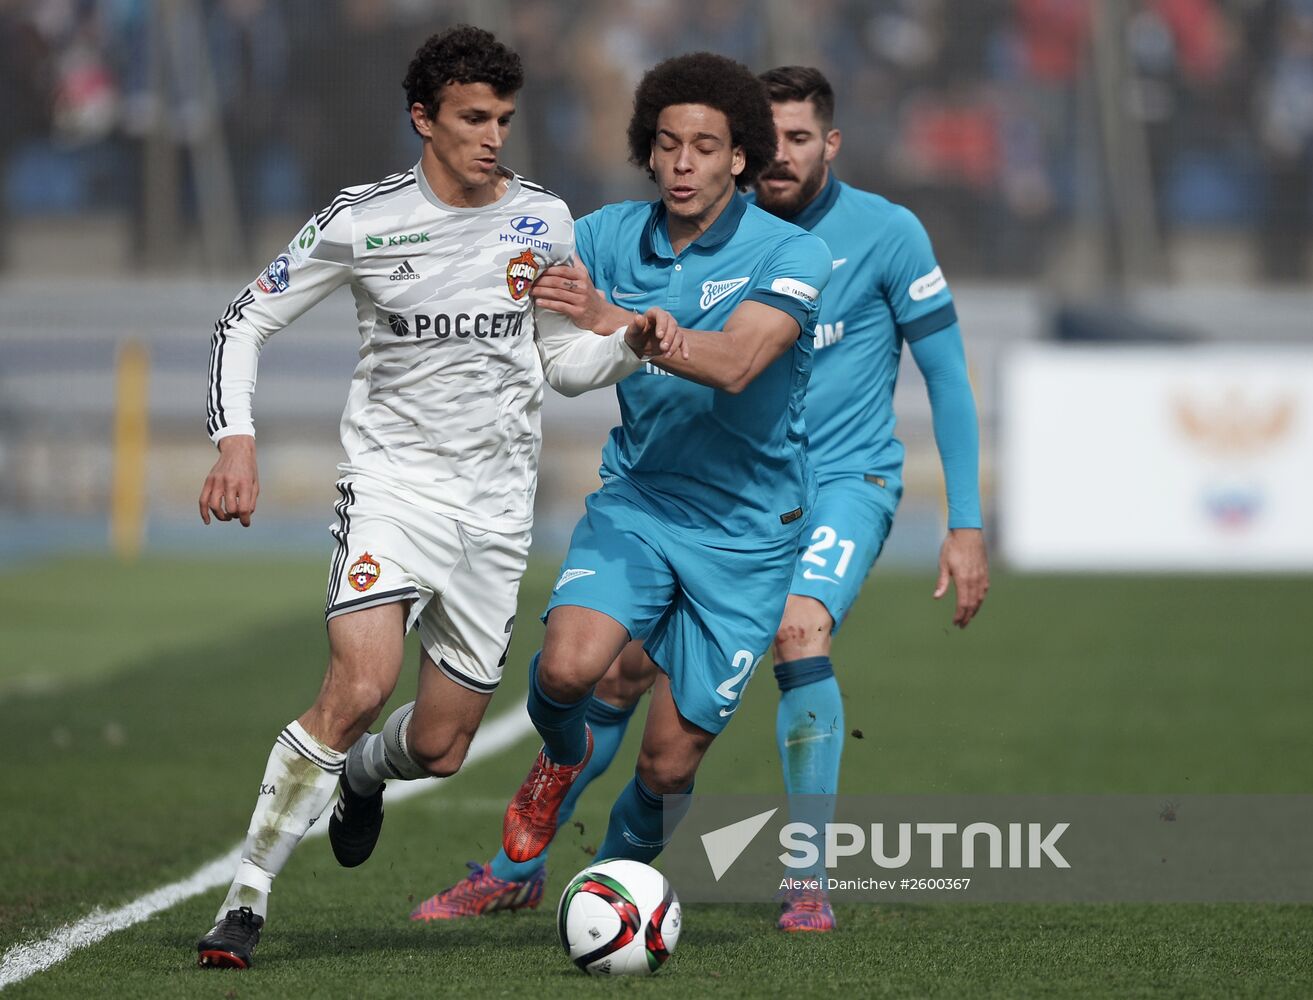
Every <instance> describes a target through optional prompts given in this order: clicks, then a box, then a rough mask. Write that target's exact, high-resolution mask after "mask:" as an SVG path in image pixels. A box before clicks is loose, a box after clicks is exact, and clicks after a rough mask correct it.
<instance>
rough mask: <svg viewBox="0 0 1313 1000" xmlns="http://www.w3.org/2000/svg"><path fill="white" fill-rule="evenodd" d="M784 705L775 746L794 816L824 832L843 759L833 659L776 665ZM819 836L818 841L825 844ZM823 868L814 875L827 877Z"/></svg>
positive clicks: (840, 711) (839, 700)
mask: <svg viewBox="0 0 1313 1000" xmlns="http://www.w3.org/2000/svg"><path fill="white" fill-rule="evenodd" d="M775 679H776V681H778V682H779V685H780V705H779V708H778V710H777V711H776V713H775V742H776V745H777V746H778V747H779V751H780V763H781V764H782V765H783V768H784V790H785V791H786V792H787V793H788V795H789V818H790V819H791V820H793V821H794V822H798V823H808V824H810V825H811V826H813V827H814V828H815V829H816V830H817V831H818V832H819V831H822V830H823V828H824V826H825V824H826V823H828V822H830V820H832V819H833V818H834V797H835V795H836V794H837V793H838V791H839V762H840V758H841V757H842V756H843V734H844V726H843V699H842V698H841V696H840V694H839V682H838V681H837V680H836V679H835V677H834V665H833V664H832V663H831V662H830V658H829V657H828V656H811V657H807V658H805V659H799V660H790V661H789V662H787V663H777V664H776V665H775ZM823 840H824V838H823V836H818V837H817V838H816V840H815V841H814V843H816V844H817V846H818V848H819V847H820V845H821V844H822V843H823ZM823 873H824V872H823V869H822V868H821V867H820V865H819V864H818V865H817V867H816V869H815V871H813V872H812V873H811V874H823Z"/></svg>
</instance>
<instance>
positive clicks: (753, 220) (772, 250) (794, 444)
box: [576, 194, 830, 547]
mask: <svg viewBox="0 0 1313 1000" xmlns="http://www.w3.org/2000/svg"><path fill="white" fill-rule="evenodd" d="M576 240H577V242H576V251H577V253H578V254H579V257H580V260H581V261H582V263H583V264H584V265H585V266H586V267H587V268H588V270H589V271H590V272H591V274H592V279H593V282H594V284H595V285H596V287H597V288H599V289H604V290H606V293H607V297H608V298H609V299H610V300H611V301H612V302H614V303H615V304H616V305H619V306H621V307H623V308H626V309H635V310H638V311H642V310H645V309H647V308H649V307H652V306H656V307H660V308H662V309H664V310H666V311H668V312H669V313H670V314H671V315H672V316H674V318H675V319H676V320H677V321H678V323H679V324H680V326H683V327H688V328H690V329H699V330H719V329H721V328H723V327H724V326H725V324H726V322H727V321H728V320H729V318H730V316H731V315H732V314H733V312H734V310H735V309H737V308H738V307H739V305H740V304H741V303H743V302H760V303H764V304H766V305H768V306H771V307H773V308H775V309H778V310H780V311H782V312H784V313H786V314H787V315H789V316H790V317H792V318H793V319H794V321H795V322H796V323H797V324H798V328H799V330H800V334H801V335H800V336H799V337H798V338H797V339H796V340H795V341H794V343H793V345H792V346H791V347H790V348H789V350H787V351H786V352H785V353H784V354H782V355H781V356H780V357H779V358H777V359H776V360H775V361H774V362H772V363H771V364H770V365H769V366H768V367H767V368H766V369H765V371H763V372H762V373H761V374H760V375H758V376H757V377H756V378H755V379H754V380H753V381H752V382H751V383H750V384H749V385H748V386H746V387H745V388H744V389H743V391H741V392H739V393H736V394H732V393H728V392H724V391H721V390H717V389H713V388H711V387H710V386H706V385H700V384H698V383H697V382H694V381H692V380H690V379H685V378H673V377H671V374H670V373H669V372H667V371H665V370H663V369H661V368H658V367H657V366H656V365H653V364H648V365H647V366H646V368H644V369H642V370H640V371H638V372H636V373H634V374H633V375H631V376H630V377H628V378H626V379H625V380H624V381H623V382H621V383H620V384H619V385H618V386H617V394H618V396H619V399H620V413H621V423H620V425H619V426H618V427H616V428H615V429H614V430H612V432H611V436H610V439H609V440H608V441H607V444H606V447H605V449H604V451H603V454H602V478H603V480H604V481H606V482H611V481H614V480H618V481H619V482H620V483H621V484H623V485H624V486H626V487H627V488H628V489H630V490H631V491H632V493H633V496H634V498H635V500H636V502H637V503H639V504H641V505H642V506H644V507H646V508H648V509H649V510H651V511H652V513H654V514H656V515H658V516H659V517H661V519H662V520H663V521H664V522H665V523H666V524H668V525H670V526H671V527H672V528H674V529H677V530H680V531H683V532H685V533H686V534H689V535H696V536H698V537H700V538H704V539H707V540H710V541H716V542H718V543H721V544H724V543H732V544H733V545H735V546H736V547H743V546H745V545H746V544H747V543H749V542H751V541H753V540H757V539H760V540H763V541H774V540H777V539H779V538H781V537H782V536H784V535H790V536H795V535H796V534H797V531H798V525H797V524H796V523H794V522H796V521H797V520H798V518H799V517H800V516H801V512H802V511H803V510H804V509H805V508H808V507H809V506H810V504H809V497H810V493H811V483H810V478H811V477H810V475H809V472H808V466H807V455H806V447H807V439H806V431H805V430H804V427H803V417H802V410H803V398H804V394H805V391H806V385H807V380H808V376H809V373H810V371H811V364H812V337H811V336H810V333H811V330H812V327H813V326H814V324H815V322H816V309H817V306H818V299H819V297H820V291H819V289H820V287H821V286H823V285H824V284H825V281H826V279H827V278H828V277H829V274H828V272H829V271H830V261H829V253H828V251H827V250H826V248H825V246H824V245H823V244H822V243H821V242H820V241H819V240H817V239H816V238H815V237H812V236H808V235H807V234H806V233H805V232H803V231H801V230H800V229H798V228H797V227H795V226H792V225H790V224H789V223H786V222H783V221H781V220H780V219H778V218H776V217H775V216H773V215H770V214H769V213H767V212H763V211H762V210H761V209H758V208H754V207H752V206H750V205H749V204H748V203H747V202H746V200H745V199H744V198H743V197H742V196H740V195H738V194H735V195H734V196H733V197H732V198H731V199H730V201H729V204H728V205H727V206H726V208H725V209H724V211H722V212H721V213H720V215H719V217H717V218H716V220H715V221H714V222H713V223H712V224H711V226H710V228H708V229H707V231H706V232H705V233H703V234H702V235H701V236H699V237H698V238H697V239H695V240H693V241H692V243H690V244H689V246H688V247H686V248H685V249H684V250H683V251H682V252H681V253H678V254H676V253H675V252H674V251H673V249H672V247H671V243H670V238H669V236H668V235H667V232H666V209H665V206H664V204H663V203H662V202H661V201H659V200H658V201H655V202H652V203H644V202H626V203H624V204H619V205H609V206H607V207H605V208H603V209H601V210H600V211H598V212H595V213H593V214H592V215H589V216H587V217H585V218H583V219H581V220H579V222H578V224H577V228H576Z"/></svg>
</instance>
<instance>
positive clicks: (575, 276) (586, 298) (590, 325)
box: [529, 260, 620, 333]
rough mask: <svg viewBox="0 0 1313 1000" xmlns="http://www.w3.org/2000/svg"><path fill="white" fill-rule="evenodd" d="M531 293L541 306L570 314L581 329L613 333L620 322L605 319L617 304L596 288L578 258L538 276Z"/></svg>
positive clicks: (554, 266)
mask: <svg viewBox="0 0 1313 1000" xmlns="http://www.w3.org/2000/svg"><path fill="white" fill-rule="evenodd" d="M529 294H530V295H532V296H533V300H534V301H535V302H536V303H537V304H538V305H540V306H543V307H544V308H547V309H550V310H552V312H558V313H561V314H562V315H564V316H568V317H570V320H571V321H572V322H573V323H574V325H575V326H577V327H579V328H581V329H584V330H592V331H593V332H594V333H603V332H604V333H614V332H615V329H616V327H617V326H619V325H620V324H619V322H614V323H611V324H609V325H608V324H607V323H606V322H605V319H604V317H605V315H606V313H607V312H608V311H609V310H611V309H613V308H614V307H612V306H611V304H610V303H609V302H607V301H606V297H605V296H603V295H602V293H601V292H599V291H598V290H597V289H596V288H594V287H593V279H592V278H591V277H589V275H588V268H586V267H584V266H583V264H581V263H579V262H578V261H574V260H572V261H571V262H570V263H569V264H554V265H553V266H551V267H549V268H548V269H547V270H545V271H544V272H543V273H542V274H540V275H539V276H538V280H537V281H535V282H534V283H533V289H532V290H531V291H530V292H529Z"/></svg>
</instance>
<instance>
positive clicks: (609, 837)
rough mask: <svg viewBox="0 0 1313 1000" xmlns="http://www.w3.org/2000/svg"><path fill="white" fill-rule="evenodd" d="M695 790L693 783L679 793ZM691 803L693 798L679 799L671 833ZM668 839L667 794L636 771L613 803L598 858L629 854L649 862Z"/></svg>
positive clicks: (673, 815)
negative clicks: (660, 792)
mask: <svg viewBox="0 0 1313 1000" xmlns="http://www.w3.org/2000/svg"><path fill="white" fill-rule="evenodd" d="M692 791H693V786H692V785H691V784H690V785H689V786H688V788H686V789H684V791H683V792H681V793H680V794H681V795H685V796H687V795H689V794H691V793H692ZM690 803H691V800H690V799H688V798H684V799H682V800H680V805H679V807H678V810H679V811H678V812H675V811H674V810H673V809H672V811H671V816H670V824H669V826H670V829H669V833H671V834H673V833H674V830H675V827H676V826H678V825H679V822H680V820H682V819H683V818H684V815H685V814H686V813H687V812H688V807H689V805H690ZM668 841H669V837H668V836H667V830H666V809H665V796H664V795H658V794H657V793H656V792H654V791H652V789H650V788H648V787H647V785H646V784H644V783H643V779H642V778H640V777H639V776H638V775H636V774H635V775H634V779H633V781H631V782H629V784H627V785H625V787H624V790H623V791H622V792H621V793H620V796H619V797H618V798H617V799H616V800H615V805H613V806H612V807H611V822H610V823H609V824H608V825H607V828H606V839H605V840H603V841H602V846H601V847H599V848H598V849H597V860H599V861H603V860H607V859H610V858H628V859H629V860H630V861H641V862H643V863H644V864H648V865H650V864H651V863H652V862H653V861H654V860H656V857H657V855H658V854H660V853H661V850H662V848H664V847H665V846H666V844H667V842H668Z"/></svg>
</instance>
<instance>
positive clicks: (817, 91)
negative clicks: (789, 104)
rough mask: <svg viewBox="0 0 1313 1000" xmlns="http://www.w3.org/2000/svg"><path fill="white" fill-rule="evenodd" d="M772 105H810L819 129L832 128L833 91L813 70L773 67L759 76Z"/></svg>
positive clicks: (818, 71) (827, 82) (812, 68)
mask: <svg viewBox="0 0 1313 1000" xmlns="http://www.w3.org/2000/svg"><path fill="white" fill-rule="evenodd" d="M761 82H762V83H764V84H765V85H766V93H767V94H769V95H770V99H771V101H772V102H774V103H776V104H781V103H784V102H786V101H810V102H811V105H812V107H813V108H815V109H816V117H817V118H818V119H819V120H820V123H821V125H823V126H824V127H825V128H827V129H828V128H829V127H830V126H831V125H833V124H834V88H833V87H831V86H830V81H829V80H827V79H825V74H824V73H822V72H821V71H820V70H818V69H816V68H815V67H814V66H776V67H775V68H774V69H768V70H767V71H766V72H765V73H762V74H761Z"/></svg>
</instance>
